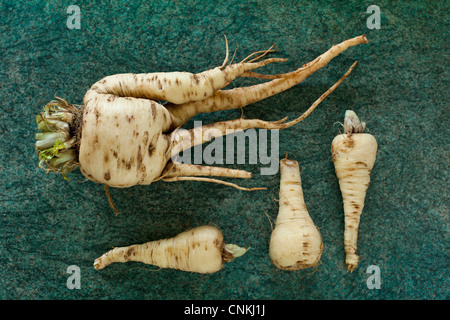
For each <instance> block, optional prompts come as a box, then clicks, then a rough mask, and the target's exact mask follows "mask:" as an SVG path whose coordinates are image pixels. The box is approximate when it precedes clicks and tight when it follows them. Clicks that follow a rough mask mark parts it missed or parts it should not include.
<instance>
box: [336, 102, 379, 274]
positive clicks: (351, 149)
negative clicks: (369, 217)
mask: <svg viewBox="0 0 450 320" xmlns="http://www.w3.org/2000/svg"><path fill="white" fill-rule="evenodd" d="M343 126H344V133H343V134H339V135H337V136H336V137H335V138H334V139H333V141H332V144H331V153H332V156H333V162H334V167H335V171H336V175H337V178H338V180H339V186H340V189H341V193H342V199H343V202H344V214H345V230H344V247H345V254H346V259H345V262H346V265H347V270H348V271H353V270H355V269H356V267H357V266H358V260H359V258H358V255H357V254H356V250H357V239H358V228H359V222H360V219H361V213H362V211H363V208H364V201H365V198H366V192H367V188H368V187H369V183H370V174H371V173H372V169H373V166H374V164H375V158H376V155H377V148H378V144H377V141H376V139H375V137H374V136H373V135H371V134H368V133H364V129H365V126H366V125H365V122H361V121H360V120H359V118H358V116H357V115H356V113H355V112H353V111H351V110H347V111H346V113H345V120H344V125H343Z"/></svg>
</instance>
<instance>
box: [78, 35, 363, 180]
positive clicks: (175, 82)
mask: <svg viewBox="0 0 450 320" xmlns="http://www.w3.org/2000/svg"><path fill="white" fill-rule="evenodd" d="M367 42H368V41H367V39H366V37H365V36H364V35H363V36H359V37H355V38H353V39H349V40H346V41H344V42H342V43H340V44H337V45H334V46H332V47H331V48H330V49H329V50H328V51H326V52H325V53H324V54H322V55H321V56H319V57H318V58H316V59H314V60H313V61H311V62H310V63H308V64H305V65H304V66H303V67H301V68H299V69H298V70H296V71H294V72H290V73H286V74H279V75H272V76H264V75H260V74H256V73H253V72H250V70H252V69H255V68H259V67H261V66H264V65H266V64H268V63H272V62H278V61H285V59H266V60H262V61H257V62H253V61H256V60H257V59H259V58H260V57H256V58H253V59H252V60H249V61H245V60H246V59H248V58H246V59H244V61H242V62H240V63H236V64H232V65H229V66H226V61H225V62H224V65H223V66H222V67H220V68H214V69H211V70H209V71H205V72H202V73H199V74H191V73H187V72H169V73H144V74H118V75H113V76H108V77H106V78H104V79H102V80H100V81H98V82H97V83H96V84H94V85H93V86H92V87H91V89H90V90H89V91H88V92H87V93H86V95H85V97H84V100H83V103H84V108H83V110H84V111H83V118H82V124H81V128H82V131H81V137H80V139H79V154H78V162H79V166H80V170H81V172H82V173H83V175H84V176H86V177H87V178H88V179H90V180H92V181H94V182H97V183H102V184H104V185H105V186H111V187H118V188H125V187H131V186H134V185H148V184H151V183H152V182H154V181H156V180H159V179H163V180H164V177H165V178H166V181H176V180H180V179H182V178H186V179H188V178H191V179H192V177H196V176H212V175H216V176H222V177H249V176H250V175H249V174H248V173H243V172H240V171H238V170H231V169H228V168H215V170H204V168H201V167H200V166H191V167H188V166H183V167H182V168H178V170H176V173H174V172H175V171H173V172H170V171H169V170H167V169H168V166H170V168H172V169H173V168H177V164H176V163H175V164H174V163H173V162H172V161H171V158H172V157H173V156H174V155H176V154H177V153H178V152H181V151H183V150H185V149H187V148H190V147H192V146H193V145H196V144H202V143H205V142H207V141H210V140H211V139H212V138H213V137H210V136H207V135H206V136H205V135H204V136H201V135H200V138H195V139H197V140H195V139H192V136H194V135H193V132H194V131H195V130H196V129H193V130H184V131H183V132H181V131H180V130H177V128H180V127H181V126H183V125H184V124H185V123H186V122H187V121H188V120H189V119H190V118H192V117H193V116H195V115H196V114H198V113H204V112H214V111H221V110H227V109H235V108H241V107H243V106H246V105H248V104H250V103H253V102H256V101H259V100H262V99H265V98H267V97H270V96H272V95H275V94H277V93H279V92H282V91H284V90H287V89H288V88H291V87H292V86H294V85H296V84H298V83H300V82H302V81H303V80H304V79H306V78H307V77H308V76H309V75H311V74H313V73H314V72H315V71H317V70H319V69H320V68H322V67H324V66H325V65H327V64H328V62H329V61H330V60H331V59H332V58H334V57H335V56H337V55H339V54H340V53H342V52H343V51H345V50H346V49H347V48H349V47H352V46H355V45H358V44H362V43H367ZM269 51H270V50H268V51H266V52H265V53H267V52H269ZM265 53H262V54H261V56H262V55H264V54H265ZM352 68H353V66H352ZM349 71H350V70H349ZM348 73H349V72H348ZM348 73H347V74H348ZM347 74H346V75H347ZM346 75H345V76H346ZM239 76H241V77H254V78H260V79H267V78H269V79H273V80H271V81H269V82H265V83H262V84H257V85H254V86H250V87H244V88H235V89H230V90H221V89H222V88H223V87H225V86H226V85H227V84H229V83H230V82H231V81H232V80H233V79H235V78H236V77H239ZM343 78H345V77H343ZM343 78H342V79H340V81H342V80H343ZM339 83H340V82H339ZM337 84H338V83H337ZM337 84H335V86H333V87H332V88H330V90H329V91H327V92H326V93H325V94H324V95H322V97H321V98H320V99H319V100H318V101H316V103H315V105H314V107H315V106H317V104H319V103H320V101H322V100H323V99H324V98H325V97H326V96H327V95H328V94H329V93H331V92H332V91H333V90H334V89H335V88H336V87H337ZM160 100H165V101H168V103H167V104H165V105H163V104H161V103H159V101H160ZM312 109H313V108H312ZM312 109H311V108H310V110H308V112H305V114H304V115H303V116H302V117H299V118H297V119H295V120H292V121H290V122H287V123H282V122H283V121H285V120H286V119H282V120H280V121H274V122H267V121H263V120H259V119H243V118H241V119H236V120H231V121H224V122H217V123H213V124H210V125H208V127H209V128H215V129H217V130H218V131H219V132H221V134H222V135H225V134H226V133H227V130H230V129H234V130H245V129H249V128H261V129H262V128H264V129H284V128H287V127H290V126H292V125H294V124H296V123H298V122H299V121H301V120H303V119H304V118H305V117H306V116H307V115H308V114H309V113H310V112H311V111H312ZM204 127H205V128H204V129H206V126H204ZM202 128H203V127H202ZM197 129H198V128H197ZM186 134H188V137H186ZM163 172H164V174H163ZM188 174H189V175H190V177H187V175H188ZM236 174H237V175H236ZM165 175H167V176H165ZM169 177H170V178H169Z"/></svg>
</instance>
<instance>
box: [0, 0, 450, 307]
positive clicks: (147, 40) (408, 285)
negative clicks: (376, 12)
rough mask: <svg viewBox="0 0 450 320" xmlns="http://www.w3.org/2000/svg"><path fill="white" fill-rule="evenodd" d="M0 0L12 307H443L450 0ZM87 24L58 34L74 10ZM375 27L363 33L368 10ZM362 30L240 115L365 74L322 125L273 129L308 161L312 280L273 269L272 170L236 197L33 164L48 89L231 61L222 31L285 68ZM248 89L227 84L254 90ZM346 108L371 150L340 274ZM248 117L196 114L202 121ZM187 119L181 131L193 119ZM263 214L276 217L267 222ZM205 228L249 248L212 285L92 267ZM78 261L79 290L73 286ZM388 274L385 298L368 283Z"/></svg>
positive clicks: (2, 266)
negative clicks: (316, 242)
mask: <svg viewBox="0 0 450 320" xmlns="http://www.w3.org/2000/svg"><path fill="white" fill-rule="evenodd" d="M46 2H47V4H46V3H45V2H44V1H12V0H11V1H0V8H1V11H0V83H1V85H0V96H1V109H0V148H1V152H0V181H1V182H0V205H1V207H0V213H1V216H0V217H1V218H0V219H1V220H0V298H2V299H355V300H356V299H447V298H449V291H448V288H449V255H448V248H449V242H448V235H449V213H448V203H449V197H448V180H449V179H448V159H449V147H448V145H449V138H448V137H449V105H448V103H449V94H448V88H449V81H448V79H449V77H448V76H449V75H448V62H449V59H448V50H449V43H448V32H447V30H448V29H449V27H450V26H449V22H448V12H449V5H448V1H442V2H439V1H410V2H408V3H402V4H400V1H399V2H396V3H395V4H394V3H393V2H392V1H376V2H373V1H370V2H367V1H346V2H341V3H338V2H335V1H320V2H309V1H308V2H307V1H298V2H297V1H245V2H243V1H208V2H203V1H199V2H193V1H190V2H184V1H177V2H173V3H172V2H169V1H158V2H156V1H154V2H152V1H148V2H145V1H136V2H135V3H134V4H127V3H126V2H127V1H95V2H92V3H89V2H85V1H76V2H72V1H46ZM71 4H76V5H78V6H79V7H80V8H81V29H80V30H70V29H68V28H67V27H66V21H67V18H68V16H69V15H68V14H67V13H66V9H67V7H68V6H69V5H71ZM372 4H375V5H378V6H379V7H380V9H381V16H382V20H381V29H379V30H369V29H368V28H367V26H366V20H367V18H368V17H369V16H370V14H368V13H366V10H367V7H368V6H369V5H372ZM363 33H365V34H366V35H367V37H368V38H369V40H370V43H369V44H367V45H361V46H358V47H354V48H351V49H349V50H348V51H346V52H344V53H343V54H342V55H340V56H339V57H337V58H335V59H334V60H332V61H331V63H330V64H329V65H328V66H327V67H326V68H324V69H321V70H320V71H319V72H317V73H316V74H314V75H312V76H311V77H310V78H308V79H307V80H306V81H304V82H303V83H301V84H300V85H298V86H296V87H294V88H292V89H290V90H288V91H286V92H284V93H281V94H279V95H277V96H275V97H272V98H269V99H266V100H264V101H261V102H258V103H255V104H254V105H251V106H248V107H246V108H245V116H246V117H247V118H261V119H265V120H278V119H280V118H282V117H284V116H289V118H294V117H296V116H298V115H300V114H301V113H302V112H303V111H304V110H306V108H307V107H309V105H310V104H311V103H312V102H313V101H314V100H315V99H317V98H318V97H319V96H320V95H321V94H322V93H323V92H324V91H325V90H327V89H328V88H329V87H330V86H331V85H332V84H333V83H334V82H335V81H336V80H337V79H338V78H339V77H340V76H341V75H342V74H343V73H344V72H345V71H346V70H347V69H348V67H349V66H350V65H351V64H352V63H353V62H354V61H355V60H358V61H359V65H358V67H357V69H355V70H354V72H353V73H352V74H351V76H350V77H349V78H347V80H345V82H344V83H342V85H341V86H340V87H339V88H338V89H337V90H336V91H335V92H334V93H332V94H331V95H330V96H329V97H328V98H327V99H326V100H325V101H324V102H323V103H322V104H321V105H320V106H319V107H318V109H316V111H314V113H313V114H312V115H311V116H310V117H308V118H307V119H306V120H305V121H303V122H301V123H300V124H298V125H296V126H295V127H292V128H289V129H286V130H284V131H280V156H284V153H285V152H289V155H290V157H292V158H294V159H296V160H298V161H299V162H300V164H301V170H302V180H303V189H304V194H305V200H306V205H307V208H308V210H309V213H310V215H311V217H312V218H313V220H314V221H315V223H316V225H317V226H318V227H319V228H320V230H321V233H322V237H323V242H324V251H323V255H322V262H321V265H320V266H319V268H318V270H317V271H316V272H314V273H312V274H308V272H309V271H301V272H284V271H280V270H277V269H276V268H275V267H274V266H273V265H272V263H271V261H270V259H269V255H268V244H269V239H270V232H271V225H270V221H271V220H274V219H275V218H276V215H277V210H278V204H277V202H276V199H277V197H278V188H279V176H278V175H273V176H261V175H260V174H259V169H260V167H261V166H263V165H260V164H256V165H251V164H245V165H242V166H238V165H230V167H239V168H242V169H246V170H248V171H251V172H253V173H255V175H254V177H253V178H252V179H251V180H239V181H236V180H233V182H239V183H240V184H241V185H244V186H252V187H256V186H266V187H268V190H267V191H255V192H244V191H239V190H236V189H233V188H229V187H226V186H222V185H216V184H209V183H199V182H178V183H164V182H158V183H155V184H152V185H150V186H137V187H133V188H129V189H111V195H112V197H113V199H114V201H115V203H116V206H117V207H118V209H119V210H120V214H119V215H118V216H115V215H114V212H113V211H112V210H111V209H110V207H109V205H108V201H107V198H106V196H105V193H104V190H103V186H101V185H98V184H95V183H92V182H90V181H88V182H82V181H83V180H84V177H83V176H82V175H81V173H80V172H79V171H78V170H77V171H75V172H73V173H72V174H70V176H69V177H70V178H71V180H70V181H69V182H68V181H65V180H63V179H62V178H60V177H58V176H56V175H54V174H49V175H46V174H45V173H44V172H43V171H42V170H40V169H38V167H37V157H36V156H35V151H34V134H35V133H36V125H35V122H34V117H35V115H36V114H37V113H38V112H40V110H41V108H42V106H43V105H45V103H46V102H48V101H49V100H51V99H53V96H54V95H55V94H56V95H58V96H60V97H64V98H65V99H67V100H68V101H69V102H71V103H74V104H81V102H82V98H83V95H84V93H85V92H86V90H87V89H88V88H89V87H90V86H91V85H92V84H93V83H94V82H96V81H97V80H99V79H101V78H102V77H104V76H107V75H111V74H116V73H124V72H136V73H141V72H152V71H191V72H199V71H203V70H205V69H208V68H211V67H215V66H217V65H220V64H221V63H222V61H223V58H224V55H225V52H224V51H225V50H224V37H223V36H224V34H226V35H227V36H228V41H229V44H230V49H231V50H234V49H235V48H236V47H237V46H238V50H237V53H236V59H237V60H240V59H242V58H244V57H245V56H247V55H248V54H249V53H251V52H253V51H255V50H261V49H265V48H267V47H268V46H270V45H271V44H272V43H276V44H278V45H279V51H278V52H277V53H276V54H275V55H274V56H276V57H286V58H289V61H288V62H286V63H285V64H276V65H271V66H268V67H267V68H265V69H264V70H263V71H262V72H267V73H269V72H287V71H291V70H294V69H295V68H297V67H299V66H301V65H302V64H304V63H306V62H308V61H310V60H312V59H313V58H315V57H316V56H318V55H320V54H321V53H323V52H324V51H326V50H327V49H328V48H329V47H330V46H331V45H332V44H335V43H338V42H341V41H343V40H345V39H348V38H352V37H354V36H357V35H360V34H363ZM256 82H257V81H255V80H252V79H238V80H237V81H236V82H235V83H233V84H232V85H231V87H233V86H238V85H249V84H252V83H256ZM346 109H353V110H355V111H356V112H357V114H358V115H359V116H360V117H361V118H363V119H365V120H366V121H367V122H368V126H369V128H370V131H371V133H372V134H374V135H375V136H376V138H377V140H378V143H379V150H378V157H377V161H376V166H375V168H374V170H373V174H372V183H371V186H370V188H369V191H368V195H367V198H366V206H365V208H364V213H363V216H362V220H361V226H360V236H359V253H360V265H359V267H358V269H357V270H356V271H355V272H353V273H347V272H346V270H345V265H344V249H343V225H344V224H343V223H344V221H343V212H342V200H341V195H340V191H339V187H338V182H337V179H336V176H335V174H334V168H333V164H332V161H331V155H330V144H331V140H332V139H333V137H334V135H335V134H336V133H337V132H338V127H337V126H335V125H334V123H335V122H336V121H342V119H343V116H344V112H345V110H346ZM240 115H241V114H240V111H239V110H233V111H224V112H219V113H214V114H207V115H199V116H197V117H196V118H195V120H202V121H203V122H204V123H207V122H208V123H209V122H213V121H217V120H227V119H234V118H237V117H239V116H240ZM191 124H192V123H189V124H188V125H187V127H188V126H189V125H191ZM269 218H270V220H269ZM204 224H215V225H217V226H219V227H220V228H221V229H222V230H223V233H224V237H225V238H226V240H228V242H232V243H237V244H241V245H244V246H246V245H249V246H251V249H250V251H249V252H248V253H247V254H246V255H245V256H243V257H242V258H240V259H238V260H235V261H234V262H232V263H231V264H228V265H226V266H225V268H224V269H223V270H221V271H220V272H218V273H215V274H211V275H201V274H192V273H184V272H180V271H176V270H168V269H167V270H161V271H159V272H154V271H152V270H155V268H154V267H152V266H148V265H144V264H139V263H128V264H114V265H111V266H110V267H108V268H107V269H104V270H102V271H95V270H94V269H93V267H92V263H93V261H94V259H95V258H97V257H98V256H99V255H101V254H102V253H103V252H105V251H106V250H108V249H110V248H111V247H112V246H120V245H129V244H132V243H143V242H147V241H150V240H155V239H161V238H165V237H171V236H174V235H176V234H178V233H180V232H182V231H184V230H186V229H187V228H190V227H195V226H199V225H204ZM69 265H77V266H79V267H80V269H81V289H80V290H69V289H68V288H67V287H66V280H67V278H68V276H69V275H68V274H67V273H66V270H67V267H68V266H69ZM370 265H378V266H379V267H380V270H381V281H382V283H381V289H379V290H376V289H373V290H370V289H368V287H367V285H366V281H367V278H368V276H369V274H367V273H366V270H367V267H368V266H370Z"/></svg>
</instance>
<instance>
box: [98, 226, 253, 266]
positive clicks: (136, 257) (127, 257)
mask: <svg viewBox="0 0 450 320" xmlns="http://www.w3.org/2000/svg"><path fill="white" fill-rule="evenodd" d="M246 252H247V249H245V248H241V247H239V246H237V245H234V244H225V242H224V240H223V234H222V232H221V231H220V230H219V229H218V228H216V227H213V226H201V227H197V228H194V229H191V230H188V231H185V232H183V233H180V234H179V235H177V236H175V237H173V238H168V239H163V240H157V241H151V242H147V243H144V244H136V245H131V246H128V247H119V248H114V249H112V250H110V251H108V252H106V253H105V254H103V255H102V256H101V257H99V258H97V259H96V260H95V261H94V268H95V269H97V270H99V269H103V268H105V267H106V266H108V265H110V264H111V263H115V262H128V261H137V262H143V263H145V264H151V265H154V266H158V267H160V268H172V269H177V270H181V271H189V272H197V273H214V272H217V271H219V270H221V269H222V268H223V266H224V263H227V262H230V261H231V260H233V259H235V258H238V257H240V256H242V255H243V254H245V253H246Z"/></svg>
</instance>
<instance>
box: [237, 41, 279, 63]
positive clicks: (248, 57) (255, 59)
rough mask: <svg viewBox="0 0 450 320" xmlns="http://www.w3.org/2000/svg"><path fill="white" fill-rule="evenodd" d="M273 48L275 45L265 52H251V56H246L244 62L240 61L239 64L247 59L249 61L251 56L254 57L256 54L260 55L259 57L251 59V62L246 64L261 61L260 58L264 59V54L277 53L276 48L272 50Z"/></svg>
mask: <svg viewBox="0 0 450 320" xmlns="http://www.w3.org/2000/svg"><path fill="white" fill-rule="evenodd" d="M274 46H275V44H273V45H271V46H270V48H269V49H267V50H261V51H256V52H253V53H252V54H250V55H249V56H247V57H246V58H245V59H244V60H242V61H241V63H244V62H246V61H247V60H248V59H250V58H251V57H252V56H254V55H256V54H259V53H262V54H261V55H259V56H257V57H255V58H253V59H251V60H249V61H248V63H251V62H254V61H257V60H259V59H261V58H262V57H264V56H265V55H266V54H268V53H272V52H275V51H277V50H278V47H277V48H276V49H272V48H273V47H274Z"/></svg>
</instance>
